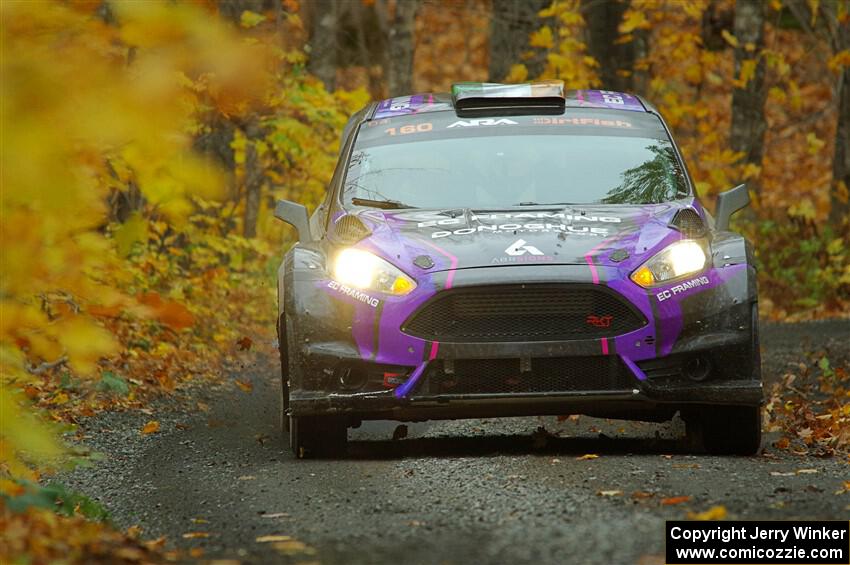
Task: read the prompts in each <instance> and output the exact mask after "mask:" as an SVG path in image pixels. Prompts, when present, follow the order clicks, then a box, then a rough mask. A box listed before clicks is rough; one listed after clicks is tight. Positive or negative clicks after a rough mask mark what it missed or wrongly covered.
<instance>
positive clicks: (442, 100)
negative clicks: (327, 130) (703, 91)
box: [366, 83, 656, 121]
mask: <svg viewBox="0 0 850 565" xmlns="http://www.w3.org/2000/svg"><path fill="white" fill-rule="evenodd" d="M466 84H469V83H466ZM481 84H482V87H481V89H480V91H481V92H483V93H484V94H483V96H482V98H486V97H487V94H486V92H487V89H488V88H493V90H497V89H499V88H503V89H504V88H514V87H517V86H524V85H501V84H493V83H481ZM535 84H540V83H531V85H535ZM562 92H563V100H564V107H565V108H596V109H609V110H621V111H624V112H644V113H647V112H648V113H656V111H655V109H654V108H653V107H652V106H651V105H650V104H648V103H647V102H646V101H645V100H643V99H642V98H641V97H639V96H636V95H634V94H630V93H627V92H616V91H612V90H596V89H579V90H566V91H562ZM492 99H493V100H494V101H495V100H498V99H499V96H498V95H494V96H493V98H492ZM530 99H532V97H529V100H530ZM449 111H454V112H455V113H457V112H458V108H457V97H456V96H453V95H452V94H449V93H446V92H437V93H425V94H412V95H408V96H396V97H394V98H386V99H384V100H381V101H380V102H378V103H377V104H376V105H375V106H374V107H373V111H372V112H371V113H370V115H369V116H367V118H366V120H367V121H369V120H381V119H386V118H393V117H398V116H410V115H414V114H423V113H429V112H449ZM488 115H490V114H488ZM492 115H493V116H497V115H503V114H501V113H500V112H499V111H498V110H494V111H493V112H492Z"/></svg>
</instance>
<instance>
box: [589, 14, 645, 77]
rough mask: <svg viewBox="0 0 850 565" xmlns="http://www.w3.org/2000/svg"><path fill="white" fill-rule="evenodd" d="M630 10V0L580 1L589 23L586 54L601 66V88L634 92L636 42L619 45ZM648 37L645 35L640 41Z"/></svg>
mask: <svg viewBox="0 0 850 565" xmlns="http://www.w3.org/2000/svg"><path fill="white" fill-rule="evenodd" d="M628 7H629V1H628V0H581V12H582V15H583V16H584V20H585V22H587V39H588V41H587V52H588V54H590V56H592V57H593V58H594V59H596V61H597V62H598V63H599V78H600V79H602V87H603V88H606V89H609V90H631V89H632V80H631V72H632V69H633V68H634V63H635V42H634V41H631V42H629V43H622V44H617V43H616V41H617V39H618V38H619V36H620V35H619V31H618V28H619V27H620V22H622V21H623V14H624V13H625V11H626V9H627V8H628ZM645 38H646V36H645V34H644V35H643V36H642V37H641V38H640V40H644V41H645Z"/></svg>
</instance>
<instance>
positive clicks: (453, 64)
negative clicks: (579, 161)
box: [0, 0, 850, 561]
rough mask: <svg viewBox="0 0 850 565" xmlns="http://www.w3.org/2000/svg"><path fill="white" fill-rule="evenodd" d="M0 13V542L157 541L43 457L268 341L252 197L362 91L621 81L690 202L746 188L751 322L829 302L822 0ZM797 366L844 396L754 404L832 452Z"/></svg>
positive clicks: (218, 372)
mask: <svg viewBox="0 0 850 565" xmlns="http://www.w3.org/2000/svg"><path fill="white" fill-rule="evenodd" d="M1 8H2V32H1V33H2V35H0V51H2V61H0V73H2V85H0V96H2V101H0V106H2V107H0V119H2V132H1V134H0V145H2V151H1V152H0V158H2V179H0V180H1V181H2V185H0V238H2V239H0V267H2V280H1V281H0V309H2V310H0V371H2V392H0V493H2V497H0V503H2V519H0V522H2V523H0V526H2V527H3V529H4V531H7V532H12V533H11V534H10V535H9V537H8V538H6V539H4V541H3V543H2V545H0V557H2V556H3V555H7V556H8V555H20V554H25V555H29V556H32V557H33V558H34V559H35V560H36V561H38V560H39V559H42V558H44V559H49V558H50V556H51V555H53V553H52V552H56V551H59V550H57V549H56V544H55V540H56V539H57V538H58V537H62V536H59V535H58V533H57V532H60V531H73V532H77V533H76V534H75V535H73V536H68V538H67V539H66V540H65V541H64V542H63V543H65V544H66V547H65V549H64V550H61V551H60V554H61V553H62V551H64V552H65V554H68V555H71V560H73V559H74V558H76V557H79V558H83V557H85V556H89V557H90V556H91V554H92V552H95V553H96V552H98V551H100V552H103V555H112V556H114V555H115V554H114V552H115V551H123V552H124V553H125V554H126V555H125V557H127V558H128V559H130V558H131V557H134V556H135V557H138V558H142V557H140V556H150V555H153V554H155V553H156V552H157V551H159V547H160V545H161V541H160V542H150V541H149V542H144V543H143V542H141V541H138V540H137V539H136V538H138V537H139V536H138V532H129V533H127V532H115V531H113V530H111V529H110V527H109V525H108V522H98V521H96V520H95V521H92V520H91V519H98V518H102V517H103V516H102V513H101V511H100V510H99V509H98V508H97V507H96V505H94V504H93V503H91V501H89V500H88V499H86V498H85V497H83V496H81V495H78V494H75V493H68V492H66V491H65V490H64V489H63V488H62V487H61V485H55V484H51V483H50V480H49V475H50V471H51V469H55V468H57V467H59V466H62V465H68V464H76V463H79V462H81V461H85V460H86V459H88V458H90V455H89V454H86V453H81V452H80V448H79V447H69V442H70V441H71V440H73V438H74V437H75V434H76V435H78V432H77V431H76V430H77V428H76V427H75V424H76V423H78V422H80V421H81V420H82V419H84V418H86V417H90V416H92V415H94V414H96V413H98V412H99V411H102V410H115V409H138V410H147V409H148V408H147V406H148V404H149V402H150V400H151V399H153V398H156V397H157V396H159V395H162V394H171V393H172V392H174V391H175V390H178V391H179V390H182V389H186V388H188V387H191V386H193V384H195V383H199V382H220V381H221V380H222V379H225V378H226V377H225V375H227V374H229V373H228V369H227V368H228V367H230V366H232V365H234V364H235V363H238V362H239V359H240V355H242V354H244V353H245V352H246V351H247V350H250V349H251V348H252V346H255V345H256V346H257V349H261V350H263V351H264V352H265V353H266V354H271V353H269V352H270V351H271V350H272V346H271V342H272V340H273V337H274V335H273V334H274V330H273V328H274V317H275V312H276V310H275V305H274V304H275V290H274V282H273V281H274V273H275V271H276V268H277V263H278V261H279V259H280V256H281V254H282V252H283V251H284V250H285V249H286V247H287V246H288V245H290V244H291V242H292V241H293V237H294V233H293V232H292V231H291V230H290V228H288V227H285V226H284V225H283V224H280V223H279V222H275V221H274V219H273V218H272V215H271V210H272V209H273V204H274V201H275V200H276V199H278V198H287V199H291V200H297V201H300V202H304V203H305V204H307V205H308V206H311V207H312V206H315V205H316V203H317V202H318V201H319V199H320V198H321V197H322V195H323V194H324V190H325V187H326V185H327V183H328V181H329V180H330V176H331V173H332V170H333V166H334V163H335V160H336V156H337V151H338V144H339V137H340V133H341V129H342V126H343V125H344V123H345V122H346V120H347V117H348V116H349V115H350V114H351V113H353V112H354V111H356V110H357V109H359V108H360V107H362V106H363V105H365V104H366V103H368V102H369V101H370V100H376V99H382V98H385V97H388V96H393V95H404V94H410V93H414V92H427V91H445V90H448V89H449V88H450V85H451V84H452V83H453V82H456V81H462V80H468V81H487V80H490V81H508V82H521V81H526V80H535V79H547V78H557V79H562V80H564V81H565V83H566V85H567V87H568V88H590V87H602V88H606V89H610V90H625V91H630V92H636V93H639V94H641V95H643V96H645V97H647V98H648V99H649V100H650V101H652V102H653V103H654V104H655V105H656V106H657V107H658V108H659V109H660V111H661V113H662V114H663V115H664V116H665V118H666V119H667V120H668V122H669V124H670V126H671V128H672V130H673V133H674V135H675V137H676V139H677V140H678V141H679V143H680V145H681V148H682V151H683V152H684V154H685V158H686V160H687V162H688V163H689V165H690V167H691V173H692V175H693V177H694V179H695V182H696V186H697V190H698V193H699V196H700V197H701V198H702V199H703V201H704V202H705V203H706V204H708V206H709V207H710V208H711V207H713V201H714V197H715V196H716V195H717V194H718V193H719V192H721V191H723V190H726V189H728V188H731V187H733V186H735V185H737V184H739V183H741V182H746V183H747V184H748V186H749V189H750V193H751V196H752V199H753V206H752V207H751V209H750V210H749V211H748V212H747V213H746V214H745V215H743V217H741V218H738V219H737V220H736V228H737V229H739V230H741V231H743V232H744V233H746V234H747V236H748V237H750V238H751V239H752V241H753V242H754V243H755V247H756V250H757V251H756V253H757V257H756V258H757V261H758V265H759V277H760V278H759V283H760V294H761V300H760V306H761V313H762V316H764V317H766V318H768V319H771V320H779V321H781V320H800V319H811V318H821V317H832V316H844V317H846V316H847V315H848V311H849V310H850V221H848V215H850V198H848V187H850V2H848V1H847V0H764V1H762V0H737V2H736V1H735V0H555V1H554V2H553V1H552V0H523V1H519V0H455V1H448V0H445V1H437V0H311V1H303V0H302V1H299V0H220V1H213V0H206V1H198V2H156V1H145V2H134V1H117V0H114V1H110V0H106V1H101V0H92V1H85V0H84V1H76V2H59V1H55V2H54V1H48V0H44V1H16V0H8V1H4V2H3V3H2V6H1ZM819 371H820V373H819V374H821V375H823V376H825V378H827V377H828V379H830V380H829V382H828V383H827V385H825V386H828V387H832V388H830V391H831V393H834V398H845V400H843V401H839V402H838V404H835V403H834V404H832V405H830V407H829V408H828V409H826V411H825V412H822V413H820V414H819V416H824V415H828V414H831V415H832V416H827V417H821V418H819V419H817V421H816V422H815V423H812V422H814V420H813V419H812V418H815V416H813V415H812V412H811V410H810V409H809V408H806V407H805V406H804V405H803V406H802V407H801V406H795V405H792V406H791V407H788V406H784V405H783V404H782V403H781V402H779V403H778V404H777V406H778V407H777V408H776V410H777V411H784V412H785V418H786V419H785V420H782V419H781V418H780V417H779V415H778V414H775V415H773V416H772V417H773V423H772V425H774V426H776V427H779V428H782V429H785V430H786V431H788V433H789V434H791V432H790V430H792V428H793V426H797V427H798V428H799V424H800V419H801V418H802V419H803V420H802V421H803V423H804V424H806V425H807V426H809V428H807V429H811V430H813V431H812V433H810V434H808V435H807V436H806V437H803V438H800V437H799V436H797V435H796V434H791V439H788V441H787V443H786V445H789V444H792V440H793V441H794V442H802V443H803V444H804V445H807V446H808V447H810V448H813V447H817V446H820V447H822V448H828V449H830V450H834V449H836V448H839V449H841V448H844V449H846V446H847V443H848V441H850V440H848V438H846V437H844V439H843V440H841V439H840V438H841V437H843V436H841V433H840V430H842V429H846V426H847V421H848V418H850V410H848V405H847V402H846V397H842V395H843V394H844V392H845V389H846V383H847V378H846V372H845V371H844V370H843V368H837V369H834V368H830V367H829V364H828V360H827V361H826V363H825V365H824V363H823V362H822V363H821V364H820V365H819ZM233 384H235V385H236V386H237V387H238V388H241V389H242V390H248V389H250V383H246V382H242V381H239V380H238V379H237V380H235V382H234V383H233ZM807 410H808V412H807ZM777 422H778V423H777ZM768 425H771V424H770V422H769V423H768ZM157 429H158V423H157V421H156V420H155V419H151V421H150V422H149V423H148V425H146V426H145V428H144V429H142V430H140V433H144V434H149V433H157ZM845 435H846V434H845ZM74 445H76V444H74ZM54 511H58V512H59V515H57V514H55V513H54ZM69 524H74V526H71V525H69ZM69 528H70V529H69ZM157 544H159V545H157ZM75 556H76V557H75ZM135 557H134V558H135ZM131 560H132V559H131Z"/></svg>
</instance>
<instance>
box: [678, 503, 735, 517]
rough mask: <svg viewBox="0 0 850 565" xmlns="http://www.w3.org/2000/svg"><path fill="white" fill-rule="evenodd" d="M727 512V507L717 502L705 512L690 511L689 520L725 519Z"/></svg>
mask: <svg viewBox="0 0 850 565" xmlns="http://www.w3.org/2000/svg"><path fill="white" fill-rule="evenodd" d="M726 514H727V512H726V507H725V506H723V505H722V504H717V505H715V506H712V507H711V508H709V509H708V510H706V511H705V512H688V520H724V519H725V518H726Z"/></svg>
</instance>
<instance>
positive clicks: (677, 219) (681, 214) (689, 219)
mask: <svg viewBox="0 0 850 565" xmlns="http://www.w3.org/2000/svg"><path fill="white" fill-rule="evenodd" d="M670 227H673V228H675V229H677V230H679V231H680V232H682V235H684V236H685V237H687V238H692V239H695V238H699V237H704V236H705V232H706V229H705V222H703V220H702V216H700V215H699V212H697V211H696V210H694V209H693V208H683V209H682V210H679V211H678V212H676V215H675V216H673V221H672V222H670Z"/></svg>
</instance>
